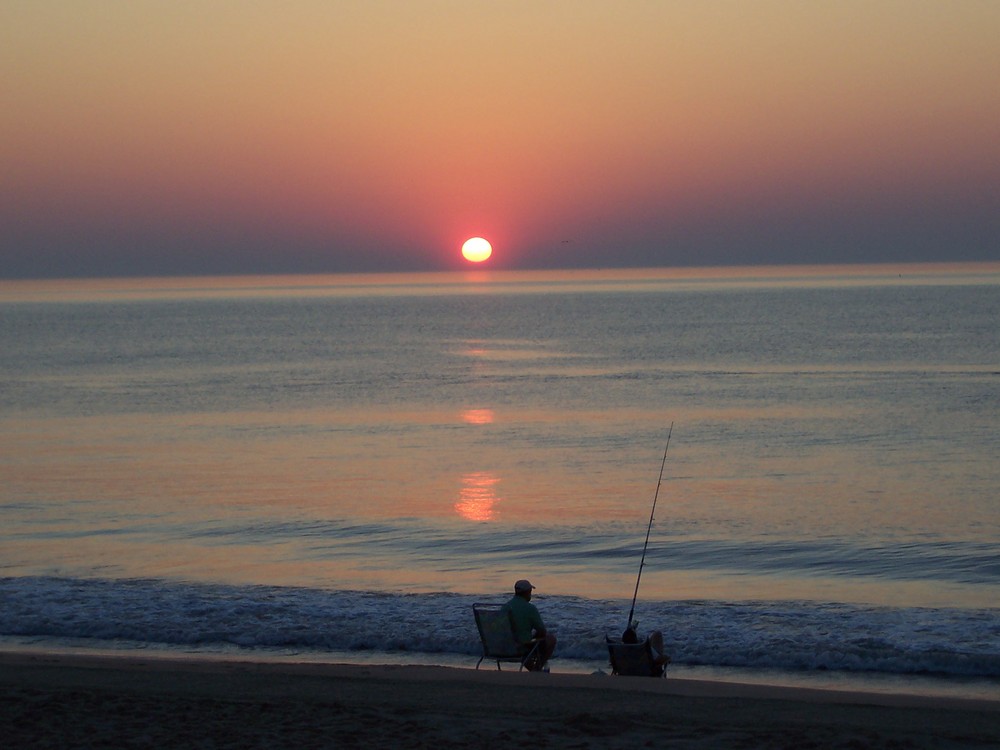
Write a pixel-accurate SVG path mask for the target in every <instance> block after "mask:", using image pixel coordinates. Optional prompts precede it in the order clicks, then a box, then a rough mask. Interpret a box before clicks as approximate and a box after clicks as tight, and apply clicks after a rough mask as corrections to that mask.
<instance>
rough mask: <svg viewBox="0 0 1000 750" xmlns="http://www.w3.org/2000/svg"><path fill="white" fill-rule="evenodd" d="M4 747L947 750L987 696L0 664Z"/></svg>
mask: <svg viewBox="0 0 1000 750" xmlns="http://www.w3.org/2000/svg"><path fill="white" fill-rule="evenodd" d="M0 737H2V738H3V746H4V747H10V748H64V747H65V748H68V747H73V748H110V747H115V748H133V747H135V748H138V747H143V748H147V747H148V748H152V747H156V748H193V747H204V748H228V747H232V748H236V747H239V748H281V747H289V748H337V747H402V748H457V747H480V748H494V747H495V748H510V747H515V746H520V745H524V746H531V747H534V748H630V749H634V748H637V747H672V748H720V747H730V748H734V747H740V748H808V747H814V748H837V747H842V748H877V747H884V748H889V747H892V748H950V747H963V748H964V747H983V748H985V747H995V746H997V745H998V744H1000V696H998V699H997V700H996V701H992V700H965V699H958V698H931V697H926V696H907V695H884V694H871V693H859V692H845V691H831V690H809V689H799V688H787V687H769V686H763V685H739V684H732V683H723V682H708V681H698V680H687V679H670V678H668V679H666V680H654V679H648V678H620V677H610V676H592V675H579V674H558V673H555V674H547V675H546V674H529V673H517V672H506V671H505V672H500V673H498V672H497V671H495V670H480V671H478V672H477V671H475V670H472V669H454V668H447V667H417V666H369V665H330V664H289V663H258V662H246V661H210V660H206V659H191V660H185V659H167V658H159V657H154V658H144V657H139V656H132V655H130V656H93V655H75V654H45V653H25V652H16V653H0Z"/></svg>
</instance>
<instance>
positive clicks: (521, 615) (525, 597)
mask: <svg viewBox="0 0 1000 750" xmlns="http://www.w3.org/2000/svg"><path fill="white" fill-rule="evenodd" d="M534 588H535V587H534V586H532V585H531V584H530V583H529V582H528V581H525V580H523V579H522V580H520V581H518V582H517V583H515V584H514V596H513V597H512V598H511V600H510V601H509V602H507V604H505V605H504V606H505V607H506V608H507V611H508V612H509V613H510V620H511V622H512V623H513V625H514V637H515V638H516V639H517V642H518V643H520V644H522V645H529V644H531V642H532V641H534V640H538V641H539V645H538V656H537V658H533V659H531V660H529V661H528V662H526V663H525V665H524V666H525V668H526V669H529V670H531V671H533V672H537V671H540V670H542V669H543V668H544V667H545V663H546V662H547V661H548V660H549V657H550V656H552V652H553V651H555V649H556V637H555V636H554V635H552V633H549V632H548V631H546V630H545V624H544V623H543V622H542V616H541V615H540V614H538V608H537V607H536V606H535V605H534V604H532V603H531V591H532V589H534Z"/></svg>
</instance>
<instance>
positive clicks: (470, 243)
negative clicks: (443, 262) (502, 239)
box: [462, 237, 493, 263]
mask: <svg viewBox="0 0 1000 750" xmlns="http://www.w3.org/2000/svg"><path fill="white" fill-rule="evenodd" d="M462 255H463V256H464V257H465V259H466V260H468V261H471V262H472V263H482V262H483V261H484V260H486V259H487V258H489V257H490V256H491V255H493V246H492V245H491V244H490V243H489V242H487V241H486V240H484V239H483V238H482V237H473V238H471V239H468V240H466V241H465V244H464V245H462Z"/></svg>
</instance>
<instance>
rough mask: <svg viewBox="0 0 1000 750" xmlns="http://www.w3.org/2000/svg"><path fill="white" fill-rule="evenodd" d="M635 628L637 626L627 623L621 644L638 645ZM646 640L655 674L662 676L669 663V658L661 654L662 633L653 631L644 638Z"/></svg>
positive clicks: (662, 649)
mask: <svg viewBox="0 0 1000 750" xmlns="http://www.w3.org/2000/svg"><path fill="white" fill-rule="evenodd" d="M636 627H638V626H637V625H636V624H635V623H629V626H628V627H627V628H625V632H624V633H622V643H639V636H638V635H637V634H636V632H635V631H636ZM646 640H647V641H648V642H649V651H650V653H651V654H652V656H653V665H654V667H655V669H656V671H657V674H662V673H663V670H664V669H666V668H667V664H669V663H670V657H669V656H667V655H666V654H665V653H663V651H664V648H663V633H661V632H660V631H659V630H654V631H653V632H651V633H650V634H649V635H648V636H646Z"/></svg>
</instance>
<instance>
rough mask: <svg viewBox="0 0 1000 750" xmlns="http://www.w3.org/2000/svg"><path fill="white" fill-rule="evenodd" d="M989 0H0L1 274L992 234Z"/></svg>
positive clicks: (442, 264) (632, 253)
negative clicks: (476, 238) (469, 248)
mask: <svg viewBox="0 0 1000 750" xmlns="http://www.w3.org/2000/svg"><path fill="white" fill-rule="evenodd" d="M998 38H1000V3H996V2H991V1H990V0H950V1H949V2H943V1H942V2H921V1H920V0H906V1H903V0H900V1H889V0H881V1H879V0H867V1H864V2H862V1H860V0H858V1H855V0H842V1H840V2H815V3H804V2H798V1H791V0H772V1H770V2H768V1H766V0H762V1H760V2H736V1H732V2H713V1H711V0H706V1H704V2H700V1H699V2H696V1H692V2H666V1H664V2H653V1H649V2H638V1H630V0H623V1H622V2H618V3H607V2H588V1H587V0H574V1H572V2H540V3H539V2H506V3H486V2H469V1H468V0H466V1H464V2H413V3H399V2H371V1H369V2H329V1H320V0H309V1H299V2H291V3H279V2H246V1H238V2H237V1H233V2H188V1H182V0H178V1H174V2H158V1H157V2H136V1H134V0H133V1H130V2H117V1H114V0H111V1H109V2H104V3H94V4H92V3H79V2H76V1H75V0H63V1H62V2H59V1H56V0H8V2H5V3H4V4H3V5H2V6H0V65H2V68H3V70H4V71H5V73H4V75H3V76H2V77H0V97H2V100H3V102H4V107H3V110H4V113H5V114H4V115H3V116H2V117H0V228H3V231H2V232H0V235H2V236H0V269H2V270H0V275H3V276H7V277H16V276H58V275H93V276H100V275H130V274H170V273H180V274H193V273H257V272H262V273H263V272H299V271H305V272H310V271H328V272H338V271H354V270H420V269H427V270H439V269H446V268H453V267H456V266H457V265H460V264H461V263H462V260H461V257H460V255H459V248H460V247H461V243H462V241H463V240H464V239H466V238H467V237H469V236H472V235H482V236H484V237H486V238H488V239H489V240H491V242H492V243H493V245H494V249H495V252H494V257H493V258H492V259H491V260H490V261H489V263H491V264H495V267H501V268H516V267H568V266H577V265H581V266H615V265H654V266H671V265H692V264H702V265H703V264H756V263H796V262H821V263H831V262H832V263H835V262H862V261H871V262H882V261H906V260H911V261H924V260H990V259H997V258H998V257H1000V252H998V249H1000V218H998V217H1000V86H998V81H1000V45H998V44H997V41H996V40H997V39H998Z"/></svg>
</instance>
